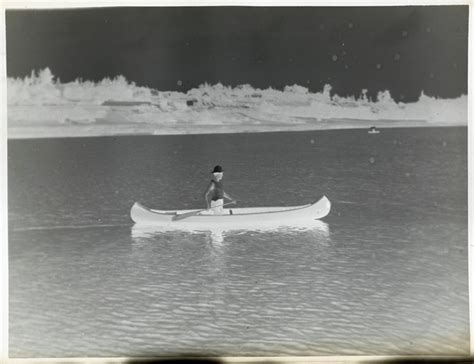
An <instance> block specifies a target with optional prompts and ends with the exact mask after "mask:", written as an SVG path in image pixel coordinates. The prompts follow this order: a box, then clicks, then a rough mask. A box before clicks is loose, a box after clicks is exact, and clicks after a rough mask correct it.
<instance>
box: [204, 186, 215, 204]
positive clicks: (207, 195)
mask: <svg viewBox="0 0 474 364" xmlns="http://www.w3.org/2000/svg"><path fill="white" fill-rule="evenodd" d="M212 191H214V183H212V182H210V183H209V186H207V190H206V192H205V193H204V199H205V200H206V206H207V208H208V209H209V208H210V207H211V193H212Z"/></svg>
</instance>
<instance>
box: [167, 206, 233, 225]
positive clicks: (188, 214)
mask: <svg viewBox="0 0 474 364" xmlns="http://www.w3.org/2000/svg"><path fill="white" fill-rule="evenodd" d="M236 202H237V201H231V202H227V203H225V204H223V205H218V206H213V207H209V208H208V209H202V210H195V211H189V212H185V213H184V214H176V215H174V216H173V218H172V220H173V221H179V220H183V219H185V218H187V217H191V216H195V215H197V214H199V213H200V212H203V211H208V210H211V209H213V208H215V207H220V206H227V205H232V204H234V203H236Z"/></svg>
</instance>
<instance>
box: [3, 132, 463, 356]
mask: <svg viewBox="0 0 474 364" xmlns="http://www.w3.org/2000/svg"><path fill="white" fill-rule="evenodd" d="M8 153H9V158H8V162H9V167H8V168H9V177H8V183H9V230H10V231H9V254H10V258H9V259H10V267H9V269H10V356H12V357H25V356H26V357H36V356H47V357H56V356H61V357H65V356H141V355H169V354H180V353H187V354H189V353H195V354H205V355H337V354H339V355H341V354H352V355H356V354H394V355H395V354H428V353H429V354H468V350H469V323H468V258H467V129H466V128H424V129H385V130H382V133H381V134H379V135H368V134H367V132H366V131H365V130H342V131H322V132H298V133H265V134H233V135H232V134H229V135H196V136H191V135H190V136H153V137H151V136H134V137H117V138H112V137H108V138H74V139H44V140H17V141H9V144H8ZM218 163H219V164H222V165H223V166H224V168H225V170H226V172H225V177H224V178H225V184H226V190H227V191H228V192H229V193H230V194H231V195H233V196H236V198H237V199H238V200H239V202H238V205H240V206H275V205H296V204H305V203H308V202H311V201H315V200H317V199H318V198H319V197H321V196H322V195H326V196H327V197H328V198H329V199H330V200H331V202H332V203H333V207H332V211H331V214H330V215H329V216H328V217H327V218H325V219H324V220H323V221H321V222H318V223H316V224H315V225H314V226H311V227H307V228H294V229H289V228H285V229H284V228H280V229H275V230H271V231H257V230H255V231H252V230H245V231H244V230H243V231H216V230H208V231H196V232H189V231H158V230H150V229H141V228H137V227H134V226H133V225H132V223H131V221H130V219H129V211H130V207H131V205H132V204H133V202H135V201H140V202H142V203H144V204H145V205H148V206H150V207H155V208H162V209H173V208H182V209H185V208H202V207H203V199H202V194H203V192H204V189H205V187H206V185H207V182H208V179H209V171H210V169H211V168H212V167H213V166H214V165H215V164H218Z"/></svg>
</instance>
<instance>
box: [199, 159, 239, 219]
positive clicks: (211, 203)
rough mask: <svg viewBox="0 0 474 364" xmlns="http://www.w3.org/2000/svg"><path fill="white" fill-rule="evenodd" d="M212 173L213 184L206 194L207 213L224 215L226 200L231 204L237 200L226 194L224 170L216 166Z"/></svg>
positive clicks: (210, 184)
mask: <svg viewBox="0 0 474 364" xmlns="http://www.w3.org/2000/svg"><path fill="white" fill-rule="evenodd" d="M211 173H212V179H211V182H209V186H208V187H207V190H206V192H205V193H204V198H205V199H206V205H207V209H208V210H209V211H208V212H207V213H210V214H213V215H222V214H223V213H224V198H227V199H229V200H231V201H232V202H231V203H235V199H233V198H232V197H230V196H229V194H227V193H226V192H224V184H223V183H222V178H223V177H224V170H223V169H222V167H221V166H215V167H214V170H213V171H212V172H211Z"/></svg>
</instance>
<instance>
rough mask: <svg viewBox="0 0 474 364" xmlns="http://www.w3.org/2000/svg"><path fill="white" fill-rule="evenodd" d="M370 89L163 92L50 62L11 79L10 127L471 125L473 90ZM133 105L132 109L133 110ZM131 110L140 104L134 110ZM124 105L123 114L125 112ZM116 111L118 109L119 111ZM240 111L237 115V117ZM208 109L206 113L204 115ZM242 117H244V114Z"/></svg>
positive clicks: (249, 88) (224, 88)
mask: <svg viewBox="0 0 474 364" xmlns="http://www.w3.org/2000/svg"><path fill="white" fill-rule="evenodd" d="M366 94H367V90H361V94H360V95H359V96H358V97H340V96H338V95H332V96H331V86H330V85H326V86H324V89H323V90H322V91H321V92H316V93H311V92H309V90H308V89H307V88H305V87H302V86H298V85H293V86H287V87H285V88H284V90H283V91H280V90H275V89H272V88H268V89H264V90H262V89H256V88H253V87H252V86H250V85H240V86H237V87H234V88H232V87H228V86H224V85H222V84H220V83H219V84H216V85H209V84H204V85H201V86H199V87H198V88H195V89H192V90H189V91H188V92H187V93H181V92H170V91H158V90H154V89H151V88H147V87H139V86H137V85H136V84H135V83H133V82H129V81H127V80H126V79H125V77H123V76H118V77H116V78H114V79H108V78H107V79H104V80H102V81H99V82H92V81H83V80H75V81H73V82H68V83H61V82H60V80H57V79H55V77H54V75H53V73H52V72H51V71H50V70H49V68H46V69H44V70H41V71H39V72H38V73H36V72H34V71H33V72H32V73H31V75H30V76H27V77H25V78H8V81H7V100H8V109H9V111H8V118H9V125H15V124H23V123H26V124H28V123H35V122H38V123H41V122H46V121H47V122H50V123H51V122H53V123H54V122H59V123H65V122H68V121H72V122H78V123H94V122H95V121H97V120H99V119H100V120H103V119H104V118H105V119H107V120H108V121H109V122H111V123H113V122H114V121H116V120H118V121H119V122H122V123H123V122H130V123H160V122H166V123H173V122H174V121H176V120H177V119H181V120H182V119H183V118H184V119H186V120H187V122H191V120H196V122H197V123H199V122H201V123H202V122H204V121H203V119H205V120H207V122H210V123H212V121H210V120H211V119H212V113H213V112H214V113H215V112H216V111H218V113H217V114H215V115H218V117H219V118H220V119H225V118H226V113H225V111H226V110H227V111H229V114H228V115H227V117H228V118H229V119H232V118H236V116H235V115H236V114H235V111H236V110H239V111H240V113H239V115H243V117H246V116H248V117H249V119H248V121H249V122H251V121H252V119H255V120H268V121H274V122H285V121H289V122H291V121H295V120H308V119H314V121H315V122H317V121H321V120H331V119H332V120H334V119H351V120H357V119H360V120H407V121H408V120H413V121H426V122H427V123H430V124H431V123H432V124H443V125H466V124H467V96H466V95H462V96H460V97H458V98H455V99H440V98H434V97H429V96H426V95H425V94H424V93H421V95H420V97H419V99H418V101H416V102H412V103H401V102H398V103H397V102H395V101H394V100H393V99H392V97H391V95H390V92H389V91H384V92H379V93H378V96H377V98H376V100H369V99H368V98H367V95H366ZM127 109H129V110H128V111H127ZM130 109H134V110H133V112H131V110H130ZM120 110H121V111H122V117H118V113H120ZM111 112H112V114H111ZM230 113H232V116H231V115H230ZM203 115H205V117H203ZM237 117H238V116H237Z"/></svg>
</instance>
